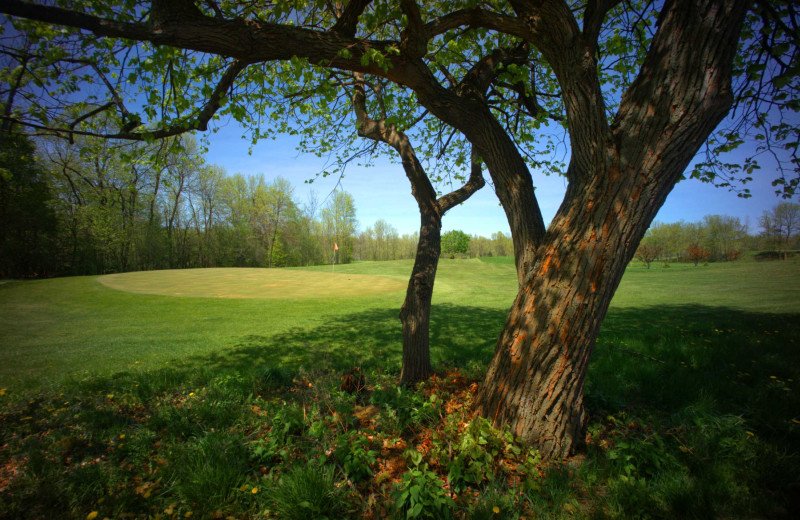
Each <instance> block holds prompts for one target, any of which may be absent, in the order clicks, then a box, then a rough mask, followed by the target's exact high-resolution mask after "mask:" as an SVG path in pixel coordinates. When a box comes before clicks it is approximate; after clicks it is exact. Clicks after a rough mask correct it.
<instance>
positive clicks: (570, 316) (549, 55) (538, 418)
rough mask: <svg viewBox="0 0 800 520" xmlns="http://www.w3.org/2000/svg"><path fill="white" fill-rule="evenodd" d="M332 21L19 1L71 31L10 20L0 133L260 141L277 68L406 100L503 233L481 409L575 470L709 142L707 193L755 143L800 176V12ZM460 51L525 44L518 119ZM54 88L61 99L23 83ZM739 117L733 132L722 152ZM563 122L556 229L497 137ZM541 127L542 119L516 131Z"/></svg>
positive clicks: (507, 138) (716, 2)
mask: <svg viewBox="0 0 800 520" xmlns="http://www.w3.org/2000/svg"><path fill="white" fill-rule="evenodd" d="M66 5H69V4H66ZM337 5H338V3H337ZM340 7H341V9H339V10H336V9H329V8H327V6H326V2H322V1H319V2H313V1H311V2H288V1H278V2H269V3H268V2H263V3H262V2H257V1H256V2H246V3H234V2H230V3H228V2H225V3H223V2H216V1H213V0H206V1H204V2H199V1H198V2H193V1H191V0H153V1H152V2H137V1H134V0H126V1H123V0H120V1H119V2H116V3H113V2H99V1H95V2H85V3H80V4H77V3H76V4H75V5H72V6H71V7H68V8H62V7H53V6H50V5H43V4H39V3H32V2H22V1H19V0H5V1H4V2H3V4H2V5H0V12H4V13H6V14H8V15H11V16H14V17H22V18H27V19H30V20H35V21H39V22H45V23H49V24H54V25H55V26H57V27H60V28H64V29H63V30H62V29H54V28H51V27H49V26H40V25H35V24H29V23H27V22H26V23H22V22H18V23H17V25H18V29H20V30H24V31H26V34H27V35H28V36H30V35H34V36H37V37H38V38H37V39H36V40H34V41H33V42H31V41H30V40H28V41H26V42H23V41H22V39H19V40H20V41H18V42H16V43H15V42H13V41H11V42H9V43H8V45H7V46H6V47H5V48H4V52H5V53H6V56H7V58H8V59H7V61H12V62H13V65H14V67H13V68H12V69H11V70H13V71H14V72H13V74H12V73H7V76H8V77H9V78H11V79H12V80H13V81H11V82H9V85H10V88H9V89H7V90H6V91H5V92H4V94H5V96H4V97H5V98H6V99H7V100H8V101H7V102H6V104H5V107H4V115H3V116H2V117H4V118H5V119H6V120H7V121H13V122H14V123H15V124H27V125H28V126H30V127H33V128H38V129H40V130H41V131H47V132H55V133H60V134H61V135H65V136H70V135H73V134H75V133H77V132H86V133H97V132H95V131H93V130H91V127H90V126H88V123H89V121H90V120H91V119H92V118H93V117H94V116H96V115H98V114H100V113H104V114H106V117H111V115H113V116H114V117H115V118H116V119H117V121H118V130H117V131H114V132H104V133H105V135H107V136H112V137H120V138H128V139H151V138H158V137H164V136H169V135H174V134H178V133H181V132H185V131H188V130H193V129H198V130H205V129H206V128H207V127H208V124H209V121H210V120H211V118H212V117H213V116H214V114H215V113H220V114H222V113H229V114H231V115H232V116H234V117H235V118H237V119H238V120H240V121H242V122H244V123H246V124H249V125H250V126H251V128H253V129H254V137H256V138H257V137H260V136H261V135H262V132H261V131H260V130H259V129H261V128H264V126H265V124H264V123H263V119H264V118H267V117H269V114H268V113H267V112H265V111H263V110H261V109H260V108H259V107H263V106H264V105H259V104H258V103H253V99H258V98H259V97H265V96H270V95H272V94H273V93H272V92H271V90H274V89H280V88H281V86H282V83H281V79H280V77H279V78H277V79H275V78H274V76H271V75H270V74H269V72H270V71H272V70H273V69H271V68H270V67H271V65H270V64H272V63H274V62H285V63H287V68H291V67H294V68H295V69H296V70H297V71H298V74H302V69H303V68H304V66H305V64H306V63H310V64H312V65H314V66H315V67H318V68H322V69H338V70H345V71H350V72H358V73H362V74H366V75H371V76H375V77H381V78H384V79H386V80H388V81H390V82H392V83H393V84H396V85H398V86H401V87H403V88H405V89H408V90H409V91H411V92H413V94H414V96H415V98H416V100H417V102H418V103H419V104H420V105H421V106H422V107H424V110H426V111H427V112H428V113H429V114H432V115H434V116H435V117H436V118H438V120H440V121H442V122H444V123H446V124H447V125H450V126H451V127H453V128H454V129H457V130H458V131H459V132H461V133H462V134H463V135H465V136H466V138H467V139H468V140H469V141H470V142H471V143H472V145H474V146H475V148H476V150H477V152H478V154H479V156H480V158H481V159H482V161H483V162H484V164H485V165H486V167H487V169H488V171H489V174H490V176H491V178H492V181H493V183H494V188H495V192H496V193H497V196H498V198H499V199H500V202H501V204H502V206H503V208H504V210H505V213H506V216H507V218H508V221H509V225H510V228H511V233H512V239H513V244H514V256H515V261H516V266H517V274H518V281H519V293H518V295H517V297H516V299H515V301H514V303H513V305H512V307H511V310H510V312H509V315H508V319H507V321H506V324H505V328H504V330H503V332H502V333H501V335H500V338H499V339H498V343H497V346H496V349H495V355H494V357H493V359H492V361H491V364H490V366H489V370H488V372H487V376H486V380H485V381H484V383H483V385H482V387H481V390H480V393H479V395H478V396H477V409H478V411H479V412H480V413H482V414H483V415H485V416H487V417H489V418H491V419H492V420H493V421H494V422H495V423H499V424H508V425H510V426H511V428H512V431H513V432H514V433H516V434H517V435H519V436H521V437H522V438H524V439H526V440H527V441H529V442H530V443H532V444H534V445H536V446H538V447H539V448H540V450H542V452H543V453H544V454H546V455H551V456H560V455H566V454H568V453H570V452H571V451H572V450H573V449H574V448H575V447H576V446H577V445H578V444H579V443H580V440H581V438H582V436H581V426H582V422H583V386H584V379H585V375H586V370H587V366H588V362H589V358H590V356H591V352H592V347H593V346H594V343H595V339H596V337H597V334H598V331H599V329H600V325H601V323H602V321H603V318H604V316H605V313H606V310H607V308H608V304H609V302H610V300H611V297H612V296H613V294H614V292H615V290H616V288H617V286H618V284H619V281H620V278H621V276H622V273H623V271H624V267H625V265H626V264H627V263H628V262H629V261H630V260H631V258H632V257H633V255H634V253H635V251H636V247H637V245H638V243H639V241H640V239H641V238H642V236H643V235H644V233H645V231H646V229H647V227H648V226H649V224H650V222H651V220H652V219H653V217H654V216H655V214H656V212H657V211H658V209H659V208H660V207H661V205H662V204H663V202H664V200H665V198H666V197H667V195H668V194H669V192H670V191H671V189H672V188H673V186H674V185H675V183H677V182H678V181H679V180H680V178H681V176H682V175H683V172H684V170H686V168H687V166H689V164H690V162H691V161H692V159H693V157H694V156H695V154H696V152H697V151H698V150H699V149H700V148H701V146H703V144H704V143H708V145H707V151H708V153H709V156H708V157H709V159H708V160H707V161H705V162H704V163H703V164H702V165H700V166H698V168H697V169H696V170H695V173H696V174H697V175H699V176H703V177H705V178H706V179H709V180H713V179H723V181H724V182H727V180H726V179H727V177H725V175H728V176H733V177H740V178H742V177H743V178H744V179H745V180H746V179H747V178H748V177H749V176H750V174H751V173H752V172H753V171H754V170H755V163H754V162H753V161H751V160H748V161H745V162H744V163H743V164H740V165H736V164H730V163H725V162H722V161H718V160H717V159H716V157H717V156H716V155H715V154H717V153H721V152H725V151H726V150H729V149H731V148H733V147H735V146H736V145H737V144H739V143H741V142H743V141H744V139H745V137H746V134H747V132H750V131H753V133H754V134H757V135H756V137H758V136H760V137H761V141H762V142H764V141H766V142H768V143H770V144H769V147H768V149H766V151H769V152H775V151H776V146H779V145H781V146H783V147H785V148H787V149H788V150H789V159H788V161H789V163H790V166H791V164H795V165H796V156H795V155H794V154H795V152H796V150H797V144H796V143H797V139H796V135H797V129H796V128H794V127H793V126H792V125H790V124H788V123H787V122H786V121H785V120H783V118H782V117H783V116H782V114H784V113H786V111H795V112H796V111H797V110H798V104H799V102H798V101H797V96H796V95H795V92H796V90H797V88H798V83H797V71H798V59H797V43H798V35H797V29H796V27H798V23H797V22H798V20H797V14H796V12H795V10H794V8H793V6H792V4H791V2H779V1H773V2H767V1H760V2H755V3H751V2H748V1H746V0H698V1H689V0H666V1H665V2H659V3H651V2H624V3H623V2H619V1H616V0H586V1H585V2H584V1H575V2H567V1H564V0H549V1H545V0H539V1H537V0H509V1H508V2H503V1H500V0H497V1H486V2H480V1H476V0H471V1H468V0H465V1H463V2H444V1H442V2H426V3H425V4H424V5H421V4H420V3H417V2H415V1H414V0H399V1H396V2H393V1H389V0H375V1H371V0H351V1H349V2H347V3H346V5H341V6H340ZM748 17H749V18H748ZM18 19H19V18H17V20H18ZM745 19H748V23H747V24H744V23H743V22H744V21H745ZM465 42H466V43H471V44H475V43H477V44H479V45H481V46H482V47H483V48H485V49H486V51H487V52H482V53H481V54H482V55H483V56H489V57H491V56H492V50H493V49H497V50H500V49H503V48H508V47H509V45H513V44H524V45H530V46H531V48H532V49H534V56H533V58H534V59H532V60H531V62H530V64H529V65H526V66H523V67H516V68H514V69H510V70H509V71H508V80H507V81H506V82H505V85H504V86H502V87H499V88H503V89H506V90H507V91H516V92H518V94H519V97H518V99H519V105H518V108H516V109H510V108H508V107H506V109H505V110H500V111H498V110H496V109H493V108H492V106H491V104H490V103H489V102H488V100H487V97H486V96H483V95H481V92H480V91H478V92H476V91H475V89H474V88H470V84H471V82H469V81H464V79H465V77H466V76H467V75H468V74H470V73H471V71H472V70H473V69H472V68H471V67H470V68H464V67H458V66H456V65H455V64H454V63H453V62H452V61H445V62H440V61H439V59H438V57H439V56H446V55H447V52H448V51H452V52H462V53H463V52H465V51H464V49H468V48H469V47H470V45H465ZM11 47H13V49H12V48H11ZM54 49H56V50H54ZM53 63H58V64H59V65H60V66H53ZM34 69H35V70H36V71H37V74H36V75H35V76H34V75H32V74H29V71H31V70H34ZM70 71H72V72H73V73H72V74H69V72H70ZM472 73H474V74H480V73H481V69H480V68H479V69H477V70H475V71H474V72H472ZM14 74H17V75H16V76H15V75H14ZM61 74H67V76H66V77H65V78H60V80H59V83H58V85H59V86H58V88H52V89H51V90H47V89H42V88H41V87H39V86H38V85H34V80H33V79H31V78H32V77H35V78H36V80H37V81H38V82H39V83H44V82H47V81H49V80H51V79H52V78H53V77H54V76H55V75H61ZM456 75H461V77H457V76H456ZM88 76H91V77H93V78H95V79H96V85H97V87H96V88H95V89H94V90H92V91H91V96H90V97H89V98H87V99H84V98H82V99H81V101H82V102H81V103H79V104H78V106H76V107H75V108H74V109H73V110H72V111H70V112H60V109H61V108H62V106H63V103H64V102H65V101H69V100H72V101H74V100H75V99H76V98H77V96H76V95H75V92H76V89H77V88H78V86H79V82H80V80H81V79H82V78H86V77H88ZM53 81H55V80H53ZM125 82H132V83H137V84H140V85H141V84H145V85H147V84H150V85H151V87H149V88H148V87H145V88H144V90H145V93H146V96H147V100H146V102H145V104H144V109H143V111H142V113H141V114H138V115H137V114H135V113H134V110H133V109H132V108H131V107H132V106H135V105H136V103H135V102H133V101H131V100H130V99H129V98H125V97H123V96H121V95H120V91H121V90H122V87H123V86H124V83H125ZM268 84H269V85H270V87H271V88H270V89H265V88H264V86H265V85H268ZM43 91H47V93H48V94H49V96H46V97H43V96H41V94H42V92H43ZM87 92H88V91H87ZM22 93H24V94H25V95H24V96H23V95H21V94H22ZM37 94H38V95H37ZM56 98H58V101H59V102H58V103H55V102H50V100H52V99H56ZM20 99H21V100H24V101H19V102H17V100H20ZM137 99H138V100H139V103H141V97H140V98H137ZM551 100H554V101H551ZM734 100H736V101H737V103H738V106H737V108H738V109H739V110H738V116H739V118H738V119H736V120H728V121H729V122H730V123H731V124H730V125H727V124H726V125H725V127H724V130H723V131H719V132H717V133H716V134H714V131H715V128H717V126H718V125H719V124H720V123H721V122H722V121H723V120H725V117H726V115H728V113H729V111H730V109H731V107H732V106H733V103H734ZM40 101H43V102H44V103H40ZM522 106H526V107H528V110H524V111H523V110H522V108H521V107H522ZM554 110H557V111H561V112H560V113H561V115H560V119H561V124H563V125H564V127H565V128H566V129H567V130H568V137H569V145H570V149H571V156H570V161H569V165H568V167H567V168H566V171H565V172H564V174H565V176H566V179H567V181H568V182H569V185H568V188H567V192H566V195H565V198H564V201H563V203H562V204H561V207H560V208H559V210H558V212H557V214H556V215H555V217H554V218H553V220H552V222H551V224H550V226H549V227H548V228H547V229H545V226H544V222H543V219H542V216H541V212H540V209H539V206H538V203H537V200H536V197H535V195H534V189H533V187H534V184H533V180H532V177H531V173H530V171H529V169H528V165H527V164H526V160H525V157H524V156H523V154H522V153H520V147H519V146H518V144H519V143H518V142H517V141H515V138H514V136H513V133H512V132H511V131H509V125H507V124H504V122H507V121H508V122H511V123H512V125H511V126H514V125H517V126H516V128H528V129H531V131H533V130H535V129H536V128H539V127H542V126H543V125H544V122H545V121H546V120H547V119H548V117H550V116H551V115H552V112H553V111H554ZM531 111H533V112H534V113H535V114H537V115H536V116H535V117H532V118H522V120H521V121H520V118H518V117H516V116H518V115H519V114H520V113H523V112H526V113H529V112H531ZM60 113H61V114H63V117H59V114H60ZM555 119H558V117H556V118H555ZM545 126H546V125H545ZM712 134H713V135H712ZM710 137H711V139H709V138H710ZM776 140H777V141H776ZM785 172H786V170H782V176H781V177H780V178H779V179H778V181H780V182H782V186H784V187H786V188H788V189H791V188H793V187H794V186H796V185H797V179H796V177H794V176H787V175H786V174H785Z"/></svg>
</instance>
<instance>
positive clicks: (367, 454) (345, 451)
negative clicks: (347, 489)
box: [333, 431, 378, 482]
mask: <svg viewBox="0 0 800 520" xmlns="http://www.w3.org/2000/svg"><path fill="white" fill-rule="evenodd" d="M377 454H378V453H377V452H376V451H374V450H371V449H369V439H367V437H366V435H363V434H361V433H358V432H354V431H351V432H349V433H346V434H344V435H340V436H339V438H338V439H337V440H336V450H335V451H334V452H333V456H334V458H335V459H336V462H338V463H339V465H340V466H342V469H344V472H345V473H346V474H347V477H348V478H349V479H350V480H352V481H354V482H360V481H362V480H366V479H368V478H369V477H371V476H372V468H371V467H370V466H372V465H373V464H375V461H376V456H377Z"/></svg>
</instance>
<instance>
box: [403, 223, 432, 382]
mask: <svg viewBox="0 0 800 520" xmlns="http://www.w3.org/2000/svg"><path fill="white" fill-rule="evenodd" d="M441 229H442V219H441V217H439V215H437V214H436V213H435V212H433V211H427V212H425V211H420V226H419V242H418V243H417V256H416V258H415V260H414V269H413V270H412V271H411V278H410V279H409V281H408V290H407V291H406V299H405V301H404V302H403V306H402V307H401V308H400V321H401V322H402V324H403V369H402V372H401V373H400V384H403V385H412V384H415V383H418V382H420V381H424V380H426V379H428V378H429V377H430V376H431V375H432V374H433V368H431V357H430V346H429V331H430V316H431V299H432V297H433V283H434V281H435V280H436V268H437V267H438V265H439V255H440V253H441Z"/></svg>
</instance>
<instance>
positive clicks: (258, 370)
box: [0, 259, 800, 518]
mask: <svg viewBox="0 0 800 520" xmlns="http://www.w3.org/2000/svg"><path fill="white" fill-rule="evenodd" d="M410 268H411V264H410V262H385V263H356V264H352V265H347V266H337V267H336V270H337V274H339V275H342V276H345V277H346V276H348V275H350V276H352V275H361V276H364V277H369V276H380V277H386V278H392V279H395V280H397V281H398V282H399V283H400V284H401V290H398V291H395V292H385V293H381V294H366V295H361V296H348V297H345V296H341V295H339V296H327V297H324V298H292V299H275V298H271V299H269V298H264V299H259V298H202V297H175V296H161V295H151V294H137V293H130V292H124V291H119V290H113V289H111V288H109V287H107V286H104V285H103V284H101V283H100V281H99V280H98V278H97V277H87V278H71V279H56V280H45V281H34V282H12V283H5V284H2V285H0V345H2V347H0V388H2V390H0V393H2V395H1V396H0V410H1V411H0V446H2V449H0V518H6V517H7V518H87V516H88V515H90V514H91V513H93V512H97V513H98V514H97V517H98V518H103V517H104V516H108V517H110V518H116V517H121V516H122V515H123V514H126V515H129V517H139V518H144V517H155V516H156V515H162V517H163V518H177V517H181V518H183V517H186V515H187V514H189V513H191V515H193V517H195V518H197V517H201V518H203V517H209V518H225V517H226V516H229V515H230V516H233V517H236V518H265V517H266V518H294V517H298V518H313V517H315V515H316V516H321V515H326V516H328V517H330V518H383V517H386V516H396V517H403V518H405V515H406V514H407V513H408V512H412V511H415V509H414V507H415V504H418V503H424V504H426V505H425V507H424V508H423V509H422V512H421V513H420V515H422V516H421V517H430V518H433V517H438V518H446V517H451V516H455V517H456V518H496V517H497V516H496V515H501V516H502V517H503V518H518V517H519V516H520V515H524V516H525V517H526V518H692V517H694V518H709V517H728V518H764V517H771V518H782V517H785V518H792V515H793V513H794V512H796V511H797V510H798V509H799V508H800V503H798V499H797V497H798V496H800V470H798V468H800V455H799V454H798V446H800V394H799V393H798V385H797V382H798V381H800V349H799V348H798V347H800V345H799V344H798V341H799V340H798V338H800V298H799V297H798V296H800V295H799V294H798V291H799V290H800V263H798V262H797V261H796V260H795V261H789V262H764V263H758V262H752V261H749V262H744V261H743V262H738V263H735V264H712V265H709V266H702V265H701V266H698V267H696V268H695V267H694V266H691V265H672V266H671V267H669V268H665V267H663V266H662V265H655V264H654V265H653V267H652V269H650V270H646V269H644V267H642V266H640V265H636V264H634V265H632V266H630V267H629V268H628V271H627V272H626V274H625V277H624V278H623V281H622V285H621V287H620V290H619V292H618V294H617V296H616V297H615V299H614V301H613V302H612V306H611V308H610V309H609V312H608V316H607V318H606V321H605V322H604V325H603V330H602V332H601V335H600V337H599V339H598V343H597V346H596V348H595V352H594V355H593V359H592V363H591V365H590V371H589V375H588V379H587V387H586V404H587V410H586V411H587V438H586V441H587V446H586V450H585V452H584V453H583V454H581V455H579V456H578V457H575V458H573V459H571V460H568V461H564V462H561V463H556V464H541V463H540V461H539V460H538V459H537V457H536V454H535V453H530V452H528V451H527V449H526V448H524V447H523V446H521V445H519V444H518V443H517V442H516V441H515V440H514V439H513V438H511V437H509V436H508V435H507V434H505V433H503V432H498V431H496V430H493V429H492V428H491V427H490V426H489V425H488V424H486V423H484V422H482V421H480V420H478V419H475V418H473V417H472V416H471V415H470V414H469V410H470V407H469V403H470V400H471V399H472V395H473V394H474V390H475V386H473V383H477V382H478V381H479V380H480V377H481V376H482V373H483V369H484V367H485V362H486V361H487V360H488V359H489V358H490V356H491V353H492V350H493V348H494V343H495V340H496V337H497V334H498V333H499V331H500V329H501V328H502V326H503V322H504V319H505V314H506V311H507V309H508V306H509V305H510V303H511V300H512V299H513V296H514V292H515V288H516V277H515V274H514V268H513V261H511V260H510V259H485V260H448V259H445V260H443V261H442V263H441V266H440V269H439V276H438V278H437V282H436V290H435V294H434V309H433V319H432V331H431V332H432V342H431V343H432V348H433V357H434V361H435V363H436V366H437V367H438V368H439V369H440V370H441V371H442V372H443V373H446V376H445V377H443V378H441V379H437V380H435V381H432V382H430V383H428V384H426V385H423V386H422V387H421V388H419V389H417V390H402V389H398V388H396V387H395V385H394V381H395V378H396V376H397V373H398V371H399V353H400V340H399V335H400V327H399V321H398V320H397V312H398V309H399V306H400V303H401V302H402V298H403V296H404V291H403V290H402V285H404V283H405V278H406V277H407V275H408V272H409V271H410ZM328 269H329V267H328ZM310 271H311V273H314V274H315V275H319V276H322V275H324V274H325V273H326V268H325V267H321V268H315V269H311V270H310ZM304 272H305V271H303V270H281V271H277V272H276V273H300V274H301V275H302V274H303V273H304ZM166 274H168V272H162V273H161V274H160V275H161V276H163V275H166ZM192 274H193V276H194V275H196V274H197V273H192ZM269 274H272V273H269ZM295 275H296V274H293V276H295ZM279 276H286V277H287V278H283V279H288V276H289V275H286V274H279ZM213 278H214V277H211V281H213ZM310 279H311V276H307V277H306V278H304V280H310ZM216 282H218V280H217V281H216ZM216 282H213V283H216ZM191 285H192V289H193V290H202V288H201V287H200V286H201V285H202V280H201V279H200V280H198V279H196V278H195V279H194V280H192V281H191ZM172 290H175V289H174V288H173V289H172ZM333 292H334V293H336V294H338V293H337V291H336V290H335V287H334V291H333ZM353 366H359V367H361V372H360V373H361V374H363V375H364V376H365V379H366V384H367V387H368V391H367V392H366V393H364V394H361V395H358V396H352V395H349V394H346V393H344V392H342V391H340V390H339V389H338V386H339V383H340V378H341V376H342V374H343V373H344V372H345V371H346V370H347V369H349V368H351V367H353ZM409 448H415V449H414V450H411V451H407V449H409ZM345 475H346V476H347V477H348V478H349V481H346V480H345V478H344V477H345ZM444 484H447V485H446V486H445V485H444ZM412 488H416V489H417V490H418V491H415V492H414V493H415V494H414V493H410V490H411V489H412ZM496 511H499V512H496ZM276 515H277V516H276ZM426 515H427V516H426Z"/></svg>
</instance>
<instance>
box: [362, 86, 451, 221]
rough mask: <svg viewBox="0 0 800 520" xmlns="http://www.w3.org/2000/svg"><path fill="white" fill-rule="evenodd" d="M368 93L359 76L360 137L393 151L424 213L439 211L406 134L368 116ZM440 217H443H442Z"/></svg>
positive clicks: (428, 180)
mask: <svg viewBox="0 0 800 520" xmlns="http://www.w3.org/2000/svg"><path fill="white" fill-rule="evenodd" d="M366 100H367V98H366V93H365V92H364V84H363V77H361V76H360V75H358V74H357V75H356V85H355V92H354V94H353V109H354V111H355V113H356V121H357V122H358V135H359V136H361V137H366V138H369V139H372V140H374V141H380V142H383V143H386V144H388V145H389V146H391V147H392V148H394V149H395V150H396V151H397V153H398V154H400V159H401V161H402V163H403V169H404V170H405V173H406V177H408V180H409V181H410V182H411V193H412V194H413V195H414V198H415V199H416V201H417V205H419V207H420V209H421V210H424V211H429V210H430V209H436V207H435V206H436V190H434V189H433V185H432V184H431V181H430V179H428V174H427V173H425V169H424V168H423V167H422V164H420V162H419V159H417V154H416V152H414V148H413V147H412V146H411V142H410V141H409V139H408V136H406V134H405V133H403V132H401V131H399V130H397V128H396V127H395V126H394V125H386V123H385V121H383V120H381V121H375V120H374V119H372V118H371V117H370V116H369V114H368V113H367V103H366ZM440 216H441V214H440Z"/></svg>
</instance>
